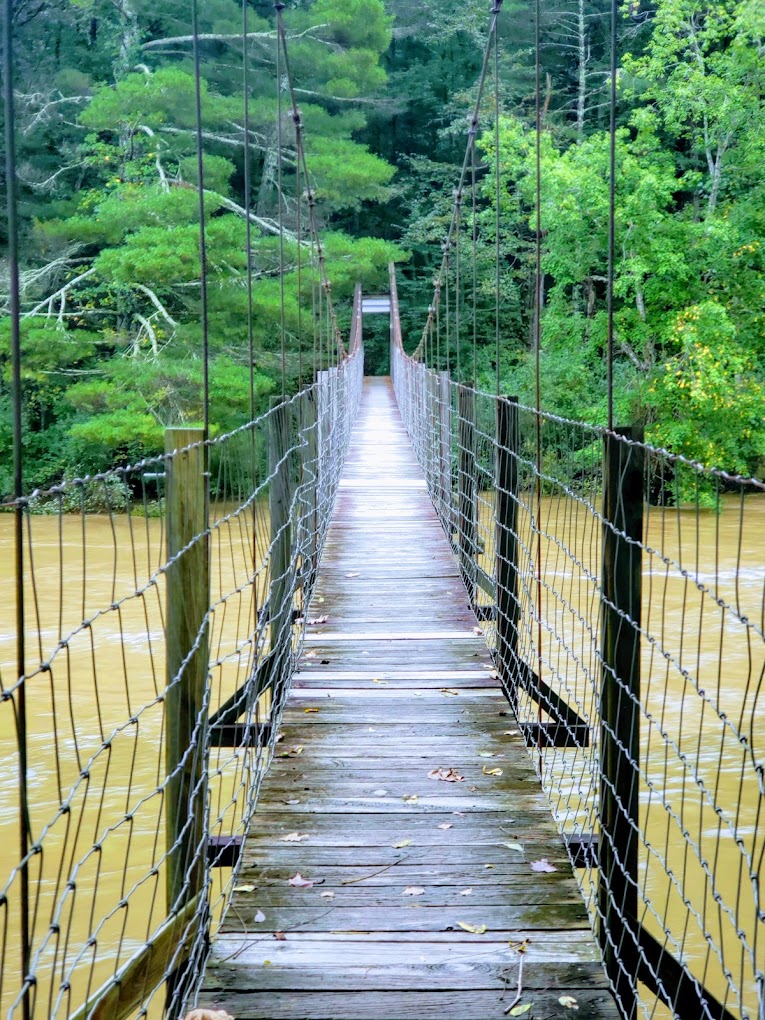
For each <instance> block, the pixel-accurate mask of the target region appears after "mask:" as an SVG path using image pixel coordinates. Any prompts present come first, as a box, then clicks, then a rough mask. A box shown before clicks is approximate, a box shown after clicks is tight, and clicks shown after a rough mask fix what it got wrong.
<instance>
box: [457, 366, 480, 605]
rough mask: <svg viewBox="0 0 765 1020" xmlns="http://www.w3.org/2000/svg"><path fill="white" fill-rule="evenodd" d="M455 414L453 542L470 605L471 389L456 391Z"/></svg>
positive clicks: (473, 544) (474, 551) (474, 545)
mask: <svg viewBox="0 0 765 1020" xmlns="http://www.w3.org/2000/svg"><path fill="white" fill-rule="evenodd" d="M457 414H458V421H459V467H458V471H457V493H458V505H459V518H458V528H457V541H458V545H459V560H460V569H461V571H462V579H463V581H464V582H465V587H466V588H467V591H468V597H469V599H470V603H471V605H472V604H473V603H474V602H475V578H476V558H477V556H478V542H477V538H478V521H477V509H478V508H477V504H476V463H475V390H473V389H471V388H470V387H469V386H464V385H462V384H461V385H460V386H459V387H458V388H457Z"/></svg>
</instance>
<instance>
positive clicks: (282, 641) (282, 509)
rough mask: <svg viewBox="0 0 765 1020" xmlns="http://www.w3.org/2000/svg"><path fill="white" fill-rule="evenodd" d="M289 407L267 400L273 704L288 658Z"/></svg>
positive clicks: (289, 546) (269, 604)
mask: <svg viewBox="0 0 765 1020" xmlns="http://www.w3.org/2000/svg"><path fill="white" fill-rule="evenodd" d="M290 417H291V406H290V404H289V403H287V402H286V401H284V400H283V399H282V398H280V397H273V398H272V400H271V416H270V419H269V431H268V474H269V478H270V482H269V487H268V508H269V513H270V517H271V551H270V554H269V558H268V565H269V574H270V582H271V583H270V585H269V591H268V622H269V627H270V631H269V634H270V638H269V641H270V647H271V653H272V655H273V657H274V673H273V677H274V690H273V698H274V701H278V699H279V697H280V695H281V690H282V688H283V686H284V684H285V683H286V680H287V677H288V674H289V667H290V659H291V655H292V576H291V574H292V571H291V566H292V521H291V505H292V472H291V468H292V464H291V460H292V457H291V455H290Z"/></svg>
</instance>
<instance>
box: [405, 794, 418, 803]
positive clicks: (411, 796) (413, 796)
mask: <svg viewBox="0 0 765 1020" xmlns="http://www.w3.org/2000/svg"><path fill="white" fill-rule="evenodd" d="M401 799H402V800H403V802H404V803H405V804H416V803H417V801H418V800H419V797H418V796H417V794H416V793H408V794H407V795H406V796H405V797H402V798H401Z"/></svg>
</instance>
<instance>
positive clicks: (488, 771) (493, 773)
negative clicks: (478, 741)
mask: <svg viewBox="0 0 765 1020" xmlns="http://www.w3.org/2000/svg"><path fill="white" fill-rule="evenodd" d="M481 772H483V774H484V775H485V776H501V775H502V769H487V768H486V766H485V765H484V767H483V768H482V769H481Z"/></svg>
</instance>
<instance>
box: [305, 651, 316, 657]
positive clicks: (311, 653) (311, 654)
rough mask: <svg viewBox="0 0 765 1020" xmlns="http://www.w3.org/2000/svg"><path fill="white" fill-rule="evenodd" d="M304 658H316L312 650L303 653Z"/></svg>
mask: <svg viewBox="0 0 765 1020" xmlns="http://www.w3.org/2000/svg"><path fill="white" fill-rule="evenodd" d="M305 657H306V659H315V658H316V652H315V651H314V650H313V649H311V651H310V652H306V653H305Z"/></svg>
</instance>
